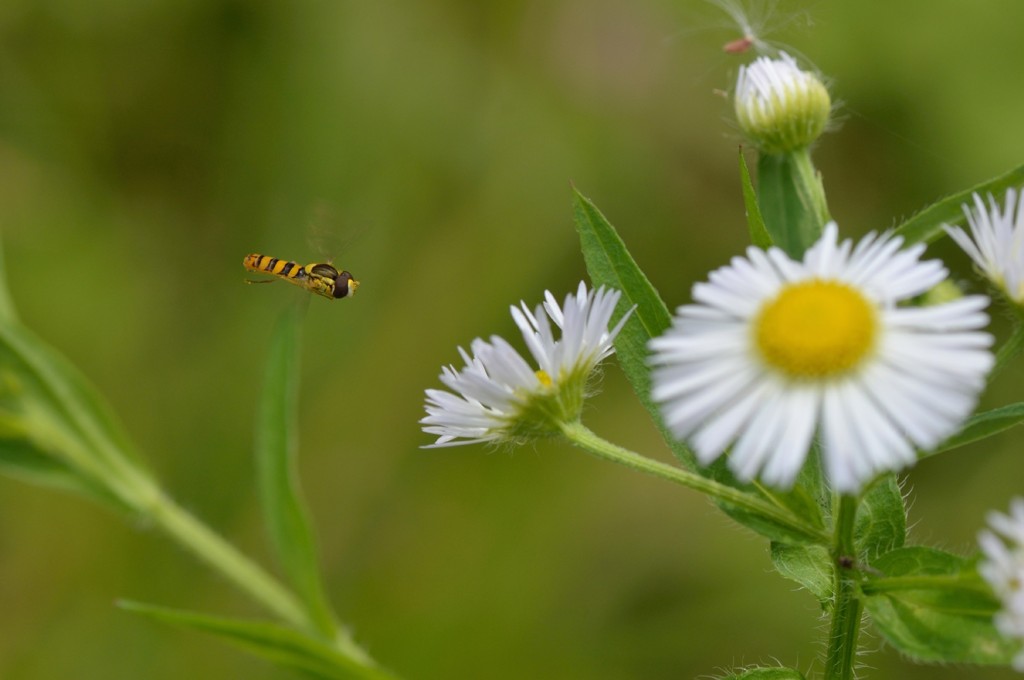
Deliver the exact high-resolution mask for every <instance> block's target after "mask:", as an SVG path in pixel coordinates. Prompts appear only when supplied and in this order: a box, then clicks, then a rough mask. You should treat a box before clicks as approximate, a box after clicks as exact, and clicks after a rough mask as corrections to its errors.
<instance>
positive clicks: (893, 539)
mask: <svg viewBox="0 0 1024 680" xmlns="http://www.w3.org/2000/svg"><path fill="white" fill-rule="evenodd" d="M853 537H854V542H855V544H856V546H857V552H858V555H856V556H854V557H861V556H863V557H866V558H867V560H868V563H869V564H870V563H872V562H873V561H874V560H875V558H876V557H878V556H879V555H882V554H885V553H888V552H890V551H892V550H895V549H896V548H902V547H903V543H904V541H905V540H906V538H907V511H906V506H905V504H904V502H903V494H902V493H901V492H900V485H899V484H898V483H897V481H896V475H887V476H886V477H884V478H883V479H881V480H879V481H878V482H876V483H875V484H874V485H873V486H872V487H871V488H870V489H869V490H868V492H867V493H865V494H864V498H863V499H861V502H860V505H859V506H858V507H857V516H856V519H855V520H854V525H853Z"/></svg>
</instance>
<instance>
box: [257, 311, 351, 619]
mask: <svg viewBox="0 0 1024 680" xmlns="http://www.w3.org/2000/svg"><path fill="white" fill-rule="evenodd" d="M305 302H306V300H305V298H303V300H302V302H299V303H296V304H294V305H292V306H290V307H289V308H288V309H287V310H285V313H284V314H282V315H281V318H280V320H279V321H278V323H277V326H276V327H275V329H274V335H273V339H272V340H271V346H270V359H269V361H268V362H267V372H266V377H265V379H264V384H263V395H262V398H261V399H260V406H259V417H258V419H257V430H256V467H257V472H258V479H259V488H260V497H261V500H262V502H263V508H264V512H265V513H266V516H267V524H268V528H269V531H270V537H271V541H272V542H273V544H274V548H275V550H276V552H277V556H278V558H279V559H280V561H281V564H282V566H283V567H284V570H285V573H286V574H287V576H288V579H289V581H290V582H291V583H292V585H293V586H294V587H295V589H296V590H297V591H298V593H299V595H300V596H301V597H302V599H303V601H304V602H305V603H306V607H307V608H308V609H309V611H310V613H311V614H312V615H313V617H314V620H315V621H316V624H317V626H318V628H319V630H320V632H321V633H323V634H325V635H332V634H333V633H334V631H335V630H336V628H337V624H336V622H335V620H334V616H333V614H332V613H331V607H330V605H329V604H328V601H327V596H326V594H325V592H324V588H323V584H322V582H321V579H320V570H319V567H318V565H317V548H316V538H315V536H314V532H313V527H312V524H311V523H310V521H309V516H308V512H307V510H306V507H305V504H304V502H303V500H302V495H301V492H300V490H299V481H298V475H297V474H296V469H295V466H296V457H297V449H298V434H297V430H298V427H297V420H298V401H299V394H298V392H299V389H298V388H299V384H298V378H299V333H300V330H301V328H302V314H303V311H304V310H305Z"/></svg>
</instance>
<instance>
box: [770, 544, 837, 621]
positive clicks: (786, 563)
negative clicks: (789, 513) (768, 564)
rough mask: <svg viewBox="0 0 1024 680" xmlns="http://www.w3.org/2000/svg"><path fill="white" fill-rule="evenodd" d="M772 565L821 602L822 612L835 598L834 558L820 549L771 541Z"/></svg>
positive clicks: (819, 547)
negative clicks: (833, 586) (833, 579)
mask: <svg viewBox="0 0 1024 680" xmlns="http://www.w3.org/2000/svg"><path fill="white" fill-rule="evenodd" d="M771 556H772V565H773V566H774V567H775V570H776V571H778V572H779V574H781V575H782V576H784V577H785V578H788V579H790V580H791V581H796V582H797V583H799V584H800V585H802V586H803V587H804V588H806V589H807V590H809V591H810V592H811V594H812V595H814V596H815V597H816V598H818V602H819V603H820V604H821V606H822V608H824V607H825V605H826V604H827V603H828V601H829V600H830V599H831V598H832V558H831V556H830V555H829V551H828V548H826V547H825V546H821V545H790V544H787V543H779V542H777V541H772V544H771Z"/></svg>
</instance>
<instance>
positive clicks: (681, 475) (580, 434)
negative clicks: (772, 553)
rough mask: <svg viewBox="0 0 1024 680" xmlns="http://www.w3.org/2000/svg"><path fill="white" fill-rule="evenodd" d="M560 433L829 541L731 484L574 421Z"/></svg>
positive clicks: (601, 455) (812, 537) (616, 459)
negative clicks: (630, 446)
mask: <svg viewBox="0 0 1024 680" xmlns="http://www.w3.org/2000/svg"><path fill="white" fill-rule="evenodd" d="M562 434H564V435H565V437H566V438H567V439H568V440H569V441H571V442H572V443H573V444H575V445H576V446H578V447H580V448H581V449H583V450H584V451H587V452H588V453H591V454H593V455H595V456H597V457H598V458H602V459H604V460H610V461H612V462H613V463H618V464H620V465H625V466H626V467H629V468H632V469H634V470H639V471H641V472H646V473H648V474H652V475H655V476H657V477H661V478H662V479H666V480H668V481H670V482H674V483H676V484H680V485H682V486H685V487H687V488H690V489H693V490H695V491H699V492H701V493H703V494H706V495H708V496H711V497H712V498H714V499H716V500H719V501H722V502H723V503H728V504H729V505H732V506H735V507H737V508H740V509H742V510H746V511H749V512H751V513H756V514H758V515H761V516H762V517H765V518H768V519H770V520H771V521H773V522H776V523H777V524H779V525H781V526H784V527H786V528H787V529H789V530H790V531H792V532H794V533H797V534H800V535H803V536H804V537H805V538H807V539H808V540H810V541H812V542H815V543H821V544H826V545H827V544H828V542H829V539H830V537H829V536H828V535H827V534H826V533H824V532H822V531H821V530H820V529H818V528H816V527H813V526H809V525H808V524H807V523H806V522H804V521H803V520H802V519H801V518H800V517H798V516H797V515H795V514H793V513H792V512H791V511H789V510H788V509H786V508H783V507H780V506H778V505H775V504H773V503H768V502H766V501H764V500H762V499H760V498H757V497H756V496H752V495H750V494H748V493H746V492H744V491H741V490H739V489H735V488H733V487H731V486H726V485H725V484H722V483H720V482H716V481H714V480H712V479H708V478H707V477H701V476H700V475H698V474H696V473H694V472H690V471H688V470H683V469H681V468H677V467H673V466H671V465H666V464H665V463H662V462H660V461H657V460H654V459H651V458H647V457H645V456H641V455H640V454H638V453H634V452H633V451H630V450H628V449H624V448H622V447H621V446H619V445H617V444H613V443H611V442H609V441H607V440H606V439H603V438H601V437H600V436H598V435H597V434H595V433H594V432H592V431H591V430H590V429H588V428H587V427H586V426H585V425H583V424H582V423H580V422H578V421H577V422H573V423H564V424H563V425H562Z"/></svg>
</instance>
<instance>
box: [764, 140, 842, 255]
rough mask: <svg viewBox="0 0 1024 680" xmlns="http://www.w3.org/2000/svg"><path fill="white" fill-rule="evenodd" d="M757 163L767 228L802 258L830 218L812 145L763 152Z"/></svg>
mask: <svg viewBox="0 0 1024 680" xmlns="http://www.w3.org/2000/svg"><path fill="white" fill-rule="evenodd" d="M757 167H758V173H757V174H758V179H757V198H758V202H759V204H760V208H761V214H762V217H763V218H764V225H765V228H766V229H767V230H768V233H769V234H770V235H771V237H772V241H773V242H774V243H775V245H777V246H779V247H780V248H782V249H783V250H784V251H786V253H788V254H789V255H790V256H791V257H795V258H800V257H802V256H803V254H804V251H805V250H807V248H808V247H809V246H810V245H811V244H812V243H814V242H815V241H817V240H818V238H819V237H820V236H821V231H822V228H823V227H824V226H825V223H827V222H828V221H829V219H830V218H829V212H828V203H827V202H826V200H825V189H824V187H823V186H822V184H821V176H820V175H819V174H818V171H817V170H815V168H814V163H813V162H812V161H811V152H810V149H808V148H806V147H805V148H803V149H797V150H795V151H790V152H787V153H779V154H766V153H762V154H761V155H760V156H759V158H758V161H757Z"/></svg>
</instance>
